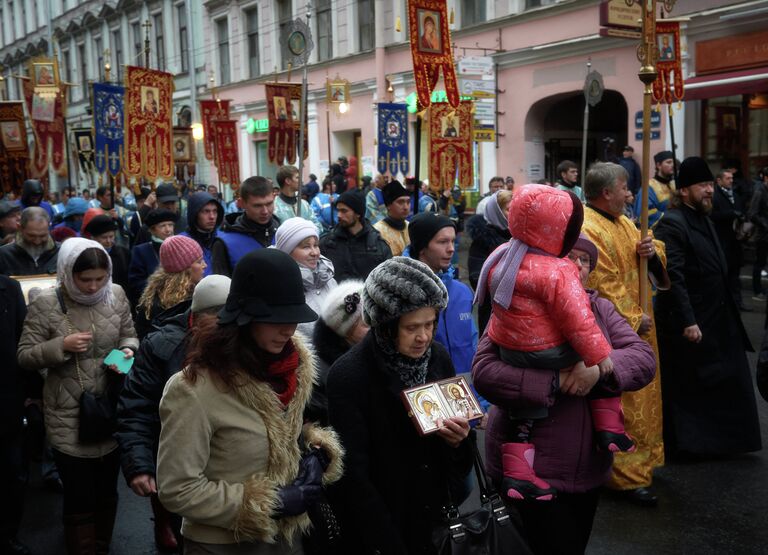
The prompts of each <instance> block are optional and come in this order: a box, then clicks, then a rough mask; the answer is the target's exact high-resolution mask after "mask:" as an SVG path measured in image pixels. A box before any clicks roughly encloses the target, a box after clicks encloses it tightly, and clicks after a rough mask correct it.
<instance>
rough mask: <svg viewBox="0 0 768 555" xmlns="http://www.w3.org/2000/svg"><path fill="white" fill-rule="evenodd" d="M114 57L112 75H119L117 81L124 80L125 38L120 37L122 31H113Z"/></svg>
mask: <svg viewBox="0 0 768 555" xmlns="http://www.w3.org/2000/svg"><path fill="white" fill-rule="evenodd" d="M111 44H112V55H113V56H114V57H115V58H114V59H115V64H114V66H112V75H117V80H118V81H120V80H122V78H123V38H122V36H121V35H120V29H115V30H114V31H112V42H111Z"/></svg>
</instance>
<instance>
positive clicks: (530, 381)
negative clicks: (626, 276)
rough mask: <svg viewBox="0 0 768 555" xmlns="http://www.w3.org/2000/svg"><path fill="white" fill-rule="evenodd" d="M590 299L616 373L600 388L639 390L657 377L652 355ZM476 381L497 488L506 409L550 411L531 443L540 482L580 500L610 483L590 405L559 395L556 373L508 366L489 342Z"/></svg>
mask: <svg viewBox="0 0 768 555" xmlns="http://www.w3.org/2000/svg"><path fill="white" fill-rule="evenodd" d="M587 292H588V293H589V297H590V301H591V303H592V311H593V312H594V314H595V318H596V320H597V323H598V325H599V326H600V329H601V330H602V331H603V333H604V334H605V336H606V337H607V338H608V342H609V343H610V344H611V347H612V348H613V351H612V352H611V358H612V359H613V363H614V367H615V370H614V376H615V379H610V380H608V381H609V383H604V382H602V381H601V382H599V383H598V386H596V387H602V389H603V390H606V391H612V392H615V393H618V392H620V391H636V390H638V389H641V388H642V387H644V386H645V385H647V384H648V383H650V381H651V380H652V379H653V376H654V375H655V373H656V359H655V357H654V354H653V350H652V349H651V347H650V346H649V345H648V343H646V342H645V341H643V340H642V339H640V337H638V335H637V334H636V333H635V332H634V331H633V330H632V328H631V327H630V326H629V324H627V322H626V320H624V318H622V317H621V316H620V315H619V313H618V312H616V309H615V308H614V306H613V303H611V302H610V301H608V300H606V299H601V298H599V297H598V296H597V292H595V291H591V290H588V291H587ZM472 379H473V380H474V385H475V387H476V388H477V391H478V393H480V395H482V396H483V397H485V398H486V399H488V401H490V402H491V403H493V404H494V405H495V406H494V407H492V408H491V412H490V420H489V423H488V429H487V432H486V436H485V449H486V470H487V472H488V474H489V476H490V477H491V479H493V481H494V482H495V483H497V484H498V483H499V482H500V480H501V477H502V471H501V444H502V443H504V442H505V441H506V438H507V437H508V434H509V433H510V432H511V430H510V426H509V419H508V417H507V413H506V410H504V409H509V408H519V407H541V406H545V407H549V416H548V417H547V418H545V419H543V420H538V421H536V423H535V424H534V427H533V433H532V436H531V440H532V443H533V444H534V445H535V446H536V458H535V462H534V470H535V471H536V475H537V476H538V477H539V478H541V479H543V480H546V481H547V482H549V483H550V485H552V487H554V488H555V489H557V490H558V491H562V492H566V493H582V492H585V491H588V490H590V489H593V488H596V487H598V486H601V485H602V484H604V483H605V481H606V480H607V479H608V472H609V470H610V467H611V463H612V461H613V456H612V455H611V454H609V453H603V452H599V451H597V450H596V449H595V443H594V439H593V437H592V417H591V413H590V410H589V402H588V401H587V399H586V398H585V397H575V396H571V395H561V394H559V392H555V391H554V384H555V383H556V382H555V379H556V378H555V372H552V371H550V370H536V369H527V370H526V369H522V368H514V367H512V366H509V365H508V364H505V363H503V362H502V361H501V358H500V357H499V350H498V347H496V345H494V344H493V343H492V342H491V340H490V339H489V338H488V336H487V334H486V335H484V336H483V337H482V339H481V340H480V344H479V345H478V348H477V353H476V354H475V359H474V361H473V364H472Z"/></svg>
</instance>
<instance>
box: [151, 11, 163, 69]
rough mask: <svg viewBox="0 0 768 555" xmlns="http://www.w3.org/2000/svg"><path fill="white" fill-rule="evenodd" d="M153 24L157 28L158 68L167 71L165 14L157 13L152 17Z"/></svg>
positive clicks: (156, 49) (156, 52)
mask: <svg viewBox="0 0 768 555" xmlns="http://www.w3.org/2000/svg"><path fill="white" fill-rule="evenodd" d="M152 26H153V27H154V28H155V56H156V60H157V69H159V70H160V71H165V40H164V36H163V35H164V34H165V33H164V31H165V30H164V29H163V14H161V13H159V14H155V15H154V16H153V17H152Z"/></svg>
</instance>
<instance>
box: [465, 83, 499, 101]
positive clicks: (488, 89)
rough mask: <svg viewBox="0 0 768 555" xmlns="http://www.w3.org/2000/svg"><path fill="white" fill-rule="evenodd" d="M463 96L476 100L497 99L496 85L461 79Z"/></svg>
mask: <svg viewBox="0 0 768 555" xmlns="http://www.w3.org/2000/svg"><path fill="white" fill-rule="evenodd" d="M459 87H460V90H461V94H466V95H467V96H472V97H474V98H496V83H495V82H494V81H484V80H482V79H460V80H459Z"/></svg>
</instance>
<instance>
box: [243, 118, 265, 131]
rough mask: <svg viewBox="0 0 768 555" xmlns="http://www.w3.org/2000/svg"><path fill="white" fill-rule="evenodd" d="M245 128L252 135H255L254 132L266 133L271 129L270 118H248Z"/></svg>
mask: <svg viewBox="0 0 768 555" xmlns="http://www.w3.org/2000/svg"><path fill="white" fill-rule="evenodd" d="M245 130H246V131H247V132H248V134H250V135H253V134H254V133H266V132H267V131H269V120H268V119H253V118H248V121H246V122H245Z"/></svg>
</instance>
